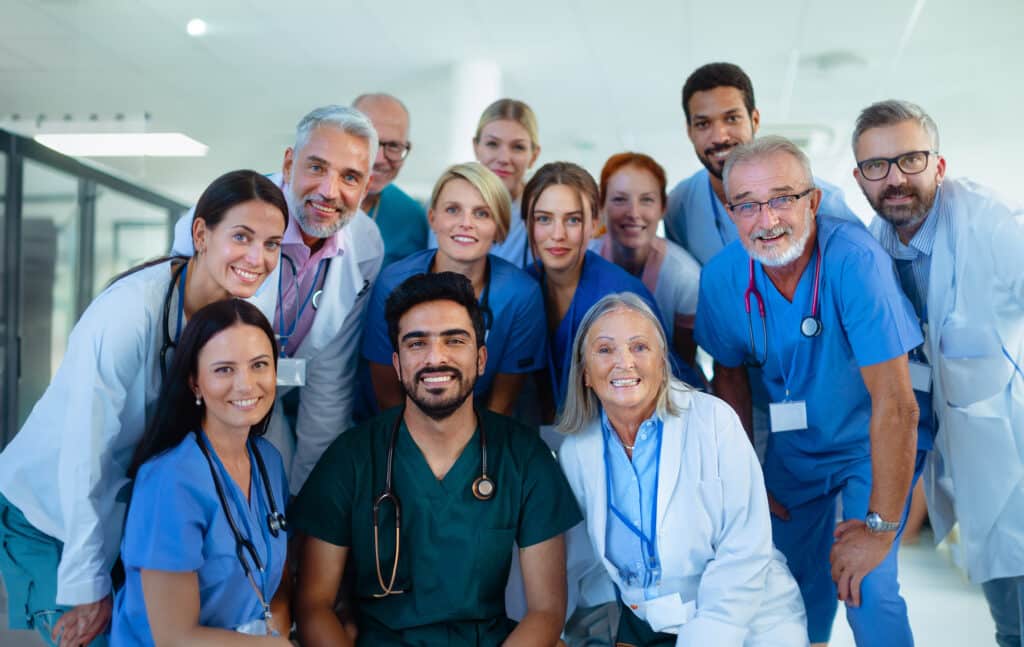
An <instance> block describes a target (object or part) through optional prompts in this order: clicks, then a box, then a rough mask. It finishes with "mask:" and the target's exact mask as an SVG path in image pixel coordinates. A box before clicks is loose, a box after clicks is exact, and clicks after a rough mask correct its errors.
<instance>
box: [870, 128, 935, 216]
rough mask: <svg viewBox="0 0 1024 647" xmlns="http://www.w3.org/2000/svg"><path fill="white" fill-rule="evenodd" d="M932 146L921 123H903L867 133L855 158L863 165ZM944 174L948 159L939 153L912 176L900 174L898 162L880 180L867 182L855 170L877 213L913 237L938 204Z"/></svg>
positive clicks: (929, 156) (928, 148)
mask: <svg viewBox="0 0 1024 647" xmlns="http://www.w3.org/2000/svg"><path fill="white" fill-rule="evenodd" d="M932 147H933V146H932V142H931V139H930V138H929V136H928V133H927V132H926V131H925V129H924V128H923V127H922V126H921V125H920V124H919V123H917V122H916V121H903V122H900V123H898V124H894V125H892V126H883V127H879V128H869V129H868V130H866V131H864V132H863V133H862V134H861V136H860V137H859V138H858V139H857V145H856V147H855V149H854V155H855V157H856V158H857V162H858V163H860V162H863V161H865V160H869V159H874V158H892V157H899V156H900V155H904V154H906V153H909V152H911V151H930V150H931V149H932ZM945 174H946V160H945V159H944V158H943V157H941V156H940V155H936V154H930V155H928V157H927V165H926V166H925V168H924V170H923V171H921V172H920V173H916V174H913V175H907V174H906V173H904V172H903V171H901V170H900V168H899V166H898V165H897V164H896V163H895V162H893V163H892V164H890V166H889V174H888V175H887V176H885V177H884V178H882V179H881V180H867V179H865V178H864V177H863V176H862V175H861V173H860V170H859V169H854V171H853V176H854V177H855V178H856V179H857V184H859V185H860V188H861V190H862V191H863V192H864V197H865V198H867V199H868V202H869V203H871V206H872V208H874V210H875V212H876V213H878V215H880V216H881V217H883V218H885V219H886V220H888V221H889V222H890V223H892V224H893V226H894V227H896V228H897V229H905V230H912V231H909V233H910V234H911V235H912V234H913V232H915V231H917V229H918V228H919V227H920V226H921V223H922V222H924V219H925V218H926V217H927V216H928V212H929V211H931V208H932V205H934V204H935V195H936V194H937V192H938V188H939V184H941V183H942V178H943V177H944V176H945Z"/></svg>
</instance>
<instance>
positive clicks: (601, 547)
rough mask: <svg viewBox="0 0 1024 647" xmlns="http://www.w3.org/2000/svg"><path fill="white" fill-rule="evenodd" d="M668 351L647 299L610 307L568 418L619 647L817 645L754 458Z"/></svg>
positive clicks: (574, 470)
mask: <svg viewBox="0 0 1024 647" xmlns="http://www.w3.org/2000/svg"><path fill="white" fill-rule="evenodd" d="M667 351H668V343H667V340H666V337H665V334H664V331H663V329H662V327H661V325H660V324H659V321H658V319H657V317H656V316H655V315H654V313H653V311H652V310H651V309H650V308H649V307H648V306H647V304H645V303H644V302H643V300H641V299H640V298H639V297H637V296H636V295H634V294H630V293H619V294H610V295H608V296H606V297H604V298H602V299H601V300H599V301H598V302H597V303H595V304H594V306H593V307H591V308H590V309H589V310H588V311H587V313H586V315H585V316H584V317H583V321H582V322H581V324H580V327H579V330H578V332H577V334H576V338H575V340H574V342H573V351H572V366H571V368H570V371H569V387H568V394H567V398H566V403H565V408H564V409H563V413H562V416H561V419H560V421H559V430H560V431H562V432H563V433H566V434H569V437H568V438H567V439H566V440H565V442H564V443H563V444H562V446H561V448H560V450H559V455H558V458H559V461H560V462H561V464H562V469H563V470H564V471H565V474H566V476H567V477H568V480H569V485H570V486H571V487H572V489H573V492H574V493H575V494H576V499H577V501H578V502H579V504H580V508H581V509H582V510H583V512H584V516H585V518H586V526H587V534H588V535H589V536H590V543H591V546H592V547H593V550H594V554H595V555H596V559H597V560H598V561H599V562H600V564H601V566H603V568H604V569H605V570H606V571H607V573H608V575H609V577H611V579H612V581H613V582H614V583H615V585H616V587H617V590H618V594H619V598H620V602H621V606H622V613H621V619H620V622H619V629H618V636H617V644H619V645H629V646H634V647H655V646H662V645H664V646H671V645H716V646H718V647H741V646H742V647H752V646H763V647H767V646H779V647H781V646H787V647H796V646H799V645H807V644H808V642H807V628H806V615H805V613H804V606H803V600H802V598H801V597H800V592H799V590H798V589H797V586H796V582H795V581H794V579H793V576H792V575H791V574H790V572H789V570H788V569H787V568H786V564H785V559H784V558H783V557H782V555H781V553H779V552H778V551H776V550H775V549H774V547H773V546H772V530H771V522H770V521H769V518H768V499H767V496H766V495H765V489H764V481H763V480H762V477H761V468H760V465H759V464H758V462H757V458H756V456H755V455H754V451H753V448H752V447H751V446H750V443H749V441H748V440H747V438H746V435H745V434H744V432H743V428H742V427H741V426H740V421H739V419H738V418H737V417H736V414H735V413H733V411H732V409H731V408H730V407H729V406H728V405H727V404H725V403H724V402H722V401H720V400H718V399H717V398H714V397H712V396H709V395H705V394H703V393H698V392H696V391H694V390H692V389H690V388H689V387H687V386H685V385H684V384H683V383H681V382H679V381H678V380H676V379H675V378H673V377H672V373H671V368H670V365H669V360H668V353H667ZM571 559H572V556H570V560H571Z"/></svg>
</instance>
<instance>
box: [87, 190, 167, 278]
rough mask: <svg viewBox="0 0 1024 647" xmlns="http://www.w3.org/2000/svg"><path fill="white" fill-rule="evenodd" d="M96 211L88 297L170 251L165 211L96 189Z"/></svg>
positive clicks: (116, 193)
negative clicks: (139, 266)
mask: <svg viewBox="0 0 1024 647" xmlns="http://www.w3.org/2000/svg"><path fill="white" fill-rule="evenodd" d="M95 209H96V216H95V235H94V237H93V240H94V243H93V250H94V256H93V258H94V259H95V260H94V264H93V285H92V295H91V296H95V295H97V294H99V293H100V292H102V291H103V288H105V287H106V286H107V284H108V283H109V282H110V279H111V278H113V277H114V276H116V275H117V274H119V273H121V272H123V271H125V270H127V269H129V268H130V267H133V266H135V265H138V264H139V263H141V262H142V261H146V260H150V259H153V258H156V257H158V256H164V255H166V254H167V251H168V250H169V249H170V247H171V241H170V240H169V239H168V235H167V209H166V208H161V207H157V206H155V205H152V204H148V203H146V202H143V201H141V200H136V199H135V198H132V197H129V196H127V195H125V194H123V193H121V192H119V191H114V190H112V189H107V188H104V187H98V188H97V190H96V203H95Z"/></svg>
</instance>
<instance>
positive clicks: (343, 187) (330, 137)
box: [283, 125, 370, 244]
mask: <svg viewBox="0 0 1024 647" xmlns="http://www.w3.org/2000/svg"><path fill="white" fill-rule="evenodd" d="M283 173H284V182H285V186H284V195H285V197H286V198H287V199H288V206H289V208H290V210H291V215H292V217H294V218H295V219H296V220H297V221H298V223H299V226H300V227H301V228H302V233H303V239H305V240H306V244H311V243H312V242H315V239H318V238H327V237H328V236H331V235H333V234H334V233H336V232H337V231H338V230H339V229H341V228H342V227H344V226H345V224H346V223H347V222H348V221H349V220H351V219H352V216H354V215H355V213H356V210H357V209H359V205H360V203H361V202H362V201H363V197H364V196H365V195H366V187H367V184H368V182H369V180H370V152H369V142H367V141H366V140H365V139H362V138H361V137H357V136H355V135H350V134H348V133H346V132H345V131H343V130H341V129H340V128H335V127H334V126H328V125H324V126H320V127H318V128H315V129H314V130H313V132H311V133H310V134H309V140H308V141H307V142H306V143H305V145H303V146H302V148H301V149H299V150H297V151H295V150H292V149H291V148H289V149H288V150H287V151H285V154H284V167H283Z"/></svg>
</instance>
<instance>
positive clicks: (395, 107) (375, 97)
mask: <svg viewBox="0 0 1024 647" xmlns="http://www.w3.org/2000/svg"><path fill="white" fill-rule="evenodd" d="M352 107H353V108H355V109H357V110H359V111H361V112H362V113H363V114H365V115H366V116H367V117H369V118H370V122H371V123H373V127H374V128H375V129H376V130H377V134H378V135H379V136H380V148H378V149H377V158H376V159H375V160H374V162H373V175H372V176H371V177H370V186H369V188H368V189H367V191H366V198H364V199H363V204H362V210H363V212H364V213H366V215H368V216H370V218H371V219H372V220H373V221H374V222H375V223H377V228H378V229H380V235H381V237H382V238H383V239H384V265H383V266H382V267H387V266H388V265H390V264H391V263H393V262H395V261H398V260H401V259H403V258H405V257H406V256H408V255H409V254H412V253H413V252H418V251H419V250H421V249H426V248H427V235H428V227H427V212H426V211H425V210H424V209H423V205H421V204H420V203H419V202H417V201H416V200H415V199H414V198H412V197H411V196H410V195H409V194H407V193H406V192H405V191H402V190H401V189H399V188H398V187H397V186H396V185H395V184H394V182H395V179H396V178H397V177H398V173H399V171H401V170H402V165H403V164H405V159H406V157H408V155H409V152H410V151H411V150H412V144H411V143H410V142H409V111H408V110H407V109H406V107H405V105H404V104H403V103H402V102H401V101H399V100H398V99H396V98H395V97H393V96H391V95H390V94H384V93H379V92H378V93H373V94H362V95H360V96H358V97H356V100H355V101H353V102H352Z"/></svg>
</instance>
